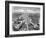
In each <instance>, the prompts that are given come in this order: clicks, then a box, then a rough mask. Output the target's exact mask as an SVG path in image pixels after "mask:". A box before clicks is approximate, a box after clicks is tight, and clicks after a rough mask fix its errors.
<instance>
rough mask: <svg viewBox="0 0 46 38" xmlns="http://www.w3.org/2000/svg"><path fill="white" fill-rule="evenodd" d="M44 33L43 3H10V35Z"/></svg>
mask: <svg viewBox="0 0 46 38" xmlns="http://www.w3.org/2000/svg"><path fill="white" fill-rule="evenodd" d="M40 33H43V5H36V4H19V3H17V4H16V3H13V2H12V3H9V35H18V34H40Z"/></svg>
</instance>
